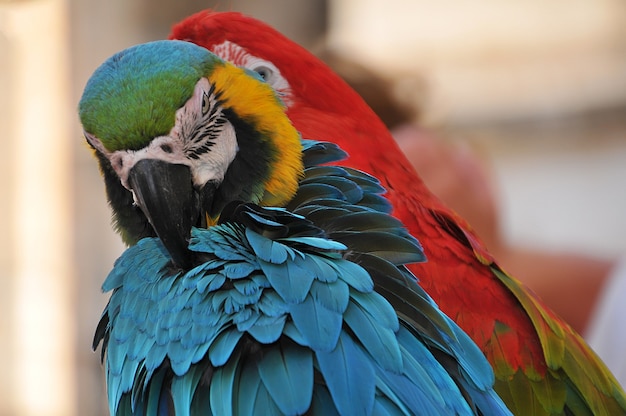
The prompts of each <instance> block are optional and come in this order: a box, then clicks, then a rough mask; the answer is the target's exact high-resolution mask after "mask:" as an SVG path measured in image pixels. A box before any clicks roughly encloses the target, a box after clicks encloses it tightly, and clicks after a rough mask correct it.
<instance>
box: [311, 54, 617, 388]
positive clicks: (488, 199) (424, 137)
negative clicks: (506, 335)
mask: <svg viewBox="0 0 626 416" xmlns="http://www.w3.org/2000/svg"><path fill="white" fill-rule="evenodd" d="M319 56H320V57H321V58H322V59H323V60H325V61H326V62H327V63H328V64H329V65H330V66H331V67H332V68H333V69H334V70H335V71H336V72H337V73H338V74H339V75H340V76H342V77H343V78H344V79H345V80H346V82H348V84H350V85H351V86H352V88H354V89H355V90H356V91H357V92H358V93H359V94H360V95H361V96H362V97H363V99H364V100H365V101H366V102H367V103H368V104H369V105H370V107H372V109H373V110H374V111H375V112H376V113H377V114H378V116H379V117H380V118H381V120H382V121H383V122H384V123H385V125H386V126H387V127H388V128H389V129H390V131H391V132H392V134H393V136H394V138H395V139H396V141H397V143H398V145H399V146H400V148H401V149H402V150H403V151H404V152H405V154H406V156H407V158H408V159H409V161H410V162H411V163H412V165H413V166H414V168H415V170H416V171H417V172H418V173H419V175H420V176H421V178H422V180H423V181H424V183H425V184H426V185H427V186H428V188H429V189H430V190H431V191H432V192H433V193H434V194H435V195H437V196H438V197H439V198H440V199H441V200H442V201H443V202H444V203H445V204H447V205H448V206H449V207H450V208H452V209H454V210H455V211H456V212H457V213H458V214H459V215H461V216H462V217H463V218H465V219H466V220H467V221H468V222H469V224H470V225H471V226H472V227H473V228H474V229H475V230H476V232H477V233H478V235H479V236H480V237H481V239H483V242H484V243H485V244H486V246H487V248H488V249H489V250H490V252H491V253H492V254H493V255H494V257H495V258H496V259H497V261H498V264H499V265H500V266H501V267H502V268H503V269H505V270H506V271H507V272H509V273H510V274H511V275H513V276H515V277H516V278H518V279H519V280H521V281H522V282H524V284H526V285H527V286H528V287H529V288H531V289H532V290H533V291H534V292H535V293H536V294H537V295H538V296H539V297H540V298H541V299H543V301H544V302H546V304H547V305H549V306H550V308H552V309H553V310H554V311H555V312H556V313H558V314H559V315H560V316H561V317H563V319H565V320H566V321H567V322H568V323H569V324H570V325H571V326H572V327H573V328H574V329H575V330H576V331H577V332H579V333H580V334H584V335H585V337H586V338H587V340H588V342H589V344H590V345H591V347H592V348H594V350H595V351H596V352H597V353H598V354H599V355H600V357H601V358H602V359H603V360H604V361H605V362H606V363H607V365H608V366H609V368H610V369H611V370H612V371H613V373H614V374H615V376H616V377H617V379H618V380H619V381H620V383H622V384H623V385H624V384H626V331H617V330H616V328H619V327H620V326H623V325H624V324H623V323H622V322H621V319H622V318H621V317H622V316H626V302H623V301H622V298H623V296H626V261H624V262H620V261H618V260H616V259H607V258H601V257H594V256H590V255H588V254H585V253H579V252H572V251H550V250H547V249H545V248H542V247H538V248H532V247H522V246H518V245H515V244H511V243H510V242H509V241H507V239H506V238H505V236H504V234H503V231H502V227H501V222H500V221H501V219H500V207H499V205H498V199H497V190H496V188H495V185H494V181H493V178H492V173H491V172H490V170H489V166H488V163H486V161H485V160H483V159H482V158H481V157H480V156H479V155H478V153H477V152H476V151H475V150H473V149H472V148H471V147H470V146H469V145H467V144H466V143H451V142H448V141H446V140H445V139H444V138H441V137H438V136H437V135H436V134H434V133H433V132H432V131H429V130H427V129H424V128H422V127H420V126H419V123H418V119H419V108H417V107H411V106H410V105H407V104H404V103H401V102H400V101H399V100H398V99H397V98H396V97H395V96H394V94H393V90H394V88H393V85H394V84H393V82H391V80H389V79H386V78H384V77H383V76H381V75H379V74H377V73H376V72H374V71H372V70H370V69H369V68H367V67H366V66H364V65H361V64H359V63H357V62H355V61H352V60H349V59H346V58H344V57H342V56H341V55H339V54H335V53H332V52H330V51H328V50H326V51H324V52H322V53H320V54H319ZM622 263H623V264H622Z"/></svg>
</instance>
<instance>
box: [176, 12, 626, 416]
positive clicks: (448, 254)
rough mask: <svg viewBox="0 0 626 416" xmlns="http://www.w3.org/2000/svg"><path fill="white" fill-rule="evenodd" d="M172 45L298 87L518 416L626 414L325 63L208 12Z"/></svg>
mask: <svg viewBox="0 0 626 416" xmlns="http://www.w3.org/2000/svg"><path fill="white" fill-rule="evenodd" d="M171 37H172V38H174V39H182V40H188V41H191V42H194V43H196V44H198V45H201V46H203V47H206V48H208V49H210V50H213V51H214V52H216V53H217V54H218V55H223V56H222V57H224V58H225V59H228V60H230V61H233V62H234V63H235V64H238V65H242V66H246V59H249V58H250V56H253V57H256V58H261V59H263V60H266V61H269V62H271V63H273V64H274V65H275V66H276V67H277V68H278V69H279V71H280V73H281V75H282V77H284V79H286V80H287V82H288V83H289V88H288V89H286V90H285V94H286V95H285V101H286V103H287V104H288V115H289V117H290V119H291V120H292V122H293V124H294V126H295V127H296V128H297V129H298V130H299V131H300V132H301V133H302V135H303V137H304V138H310V139H315V140H325V141H330V142H334V143H337V144H339V145H340V146H341V147H342V148H343V149H344V150H345V151H346V152H347V153H348V154H349V159H348V160H347V161H342V162H341V164H342V165H347V166H351V167H354V168H357V169H361V170H363V171H365V172H368V173H370V174H372V175H374V176H375V177H377V178H378V179H379V180H380V181H381V183H382V184H383V186H385V188H387V190H388V194H387V197H388V198H389V200H390V201H391V203H392V205H393V207H394V211H393V214H394V216H396V217H397V218H399V219H400V220H401V221H402V222H403V223H404V224H405V225H406V226H407V228H408V229H409V231H410V232H411V234H413V235H414V236H415V237H417V238H418V239H419V241H420V242H421V243H422V245H423V247H424V252H425V254H426V256H427V258H428V261H427V262H425V263H422V264H415V265H412V266H411V269H412V271H413V272H414V273H415V274H416V276H418V278H419V279H420V284H421V285H422V286H423V287H424V288H425V289H426V291H427V292H428V293H429V294H430V295H431V296H432V297H433V298H434V300H435V301H436V302H437V303H438V304H439V306H440V308H441V309H442V310H443V311H444V312H445V313H446V314H448V315H449V316H450V317H451V318H452V319H454V320H455V321H456V322H457V323H458V324H459V325H460V326H461V328H463V329H464V330H465V331H466V332H467V333H468V334H469V335H470V336H471V337H472V338H473V339H474V341H475V342H476V343H477V344H478V346H479V347H480V348H481V350H482V351H483V352H484V353H485V355H486V356H487V359H488V360H489V361H490V362H491V363H492V365H493V366H494V371H495V373H496V377H497V382H496V390H497V391H498V392H499V394H500V395H501V396H502V397H503V399H504V400H505V402H506V403H507V405H509V407H510V408H511V409H512V410H513V411H514V412H515V413H518V414H562V413H563V412H564V408H570V409H573V410H575V411H576V412H580V414H586V412H588V411H591V412H592V413H591V414H620V413H624V412H626V410H625V409H626V400H625V399H624V393H623V391H622V390H621V388H620V387H619V385H618V384H617V382H616V381H615V380H614V379H613V377H612V376H611V375H610V373H609V371H608V370H607V369H606V368H605V367H604V365H603V364H602V363H601V362H600V361H599V359H598V358H597V357H596V356H595V354H594V353H593V352H592V351H591V350H590V349H589V348H588V347H587V345H586V344H585V343H584V341H582V339H581V338H580V337H579V336H578V335H577V334H575V333H574V331H573V330H572V329H571V328H570V327H569V326H568V325H567V324H566V323H564V322H563V321H562V320H560V319H559V318H558V317H557V316H555V315H554V314H553V313H552V312H551V311H550V310H549V309H548V308H547V307H545V306H544V305H543V304H541V302H540V301H539V300H538V299H537V298H536V296H534V295H533V294H532V293H530V292H529V290H528V289H526V288H524V287H523V286H522V284H521V283H519V282H518V281H517V280H514V279H513V278H511V277H510V276H508V275H506V274H505V273H504V272H502V271H501V270H500V269H499V268H498V266H497V265H496V264H495V262H494V261H493V259H492V257H491V256H490V255H489V253H488V252H487V250H486V249H485V248H484V246H483V244H482V243H481V241H480V239H479V238H478V237H477V236H476V235H475V234H474V232H473V231H472V229H471V228H470V227H469V225H468V224H467V223H466V222H465V221H464V220H463V219H461V218H460V217H459V216H458V215H456V214H455V213H454V212H452V211H451V210H450V209H448V208H447V207H445V206H444V205H443V204H442V203H441V202H440V201H439V200H438V199H437V198H436V197H435V196H434V195H433V194H432V193H431V192H430V191H429V190H428V189H427V188H426V186H425V185H424V183H423V182H422V181H421V179H420V178H419V176H418V175H417V174H416V172H415V171H414V169H413V167H412V166H411V164H410V163H409V161H408V160H407V159H406V158H405V156H404V155H403V153H402V152H401V150H400V149H399V147H398V146H397V145H396V143H395V141H394V140H393V138H392V136H391V134H390V133H389V132H388V130H387V129H386V127H385V126H384V124H383V123H382V122H381V121H380V119H379V118H378V117H377V116H376V115H375V114H374V112H373V111H372V110H371V109H370V108H369V107H368V106H367V104H366V103H365V102H364V101H363V100H362V99H361V98H360V97H359V96H358V95H357V94H356V92H354V91H353V90H352V89H351V88H350V87H349V86H348V85H347V84H346V83H345V82H344V81H343V80H342V79H341V78H339V77H338V76H337V75H336V74H334V73H333V72H332V71H331V70H330V69H329V68H328V67H327V66H326V65H325V64H324V63H323V62H321V61H320V60H319V59H317V58H316V57H314V56H313V55H312V54H310V53H309V52H307V51H306V50H305V49H304V48H302V47H300V46H299V45H297V44H295V43H294V42H292V41H290V40H289V39H287V38H286V37H284V36H282V35H281V34H280V33H278V32H277V31H275V30H274V29H272V28H271V27H269V26H267V25H265V24H263V23H262V22H259V21H257V20H254V19H251V18H249V17H246V16H244V15H241V14H238V13H233V12H229V13H213V12H201V13H198V14H196V15H194V16H191V17H189V18H187V19H186V20H184V21H183V22H181V23H179V24H177V25H176V26H175V27H174V29H173V32H172V35H171ZM225 42H230V43H225ZM233 44H235V45H238V46H234V45H233ZM239 47H240V48H243V50H242V49H240V48H239ZM224 55H225V56H224ZM571 357H574V359H571ZM572 362H576V363H578V364H580V365H583V366H584V371H580V369H579V368H576V369H575V368H572V366H573V365H574V364H572ZM566 392H567V394H566ZM605 411H606V412H609V413H603V412H605Z"/></svg>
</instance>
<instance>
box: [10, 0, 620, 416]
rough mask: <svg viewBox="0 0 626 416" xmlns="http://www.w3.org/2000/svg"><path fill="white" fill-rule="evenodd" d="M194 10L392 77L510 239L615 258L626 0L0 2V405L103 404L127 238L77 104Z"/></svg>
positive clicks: (71, 409)
mask: <svg viewBox="0 0 626 416" xmlns="http://www.w3.org/2000/svg"><path fill="white" fill-rule="evenodd" d="M207 7H214V8H218V9H219V10H239V11H242V12H245V13H247V14H251V15H253V16H256V17H258V18H260V19H262V20H265V21H266V22H268V23H270V24H272V25H274V26H275V27H276V28H278V29H279V30H280V31H282V32H283V33H285V34H286V35H288V36H289V37H291V38H292V39H294V40H296V41H298V42H299V43H301V44H302V45H304V46H305V47H308V48H312V49H315V48H319V47H320V45H323V44H326V45H330V46H331V47H332V48H333V49H334V50H336V51H339V52H340V53H342V54H346V56H350V57H351V58H354V59H356V60H358V61H360V62H362V63H364V64H366V65H368V66H370V67H372V68H374V69H376V70H378V71H381V73H383V74H384V75H385V76H387V77H389V78H392V79H394V80H396V85H395V86H396V88H397V90H398V92H399V95H400V98H401V99H404V100H408V101H411V102H413V103H415V104H417V105H418V106H419V108H420V110H421V119H420V120H421V122H422V123H423V124H424V125H426V126H428V127H430V128H432V129H434V130H436V131H437V132H439V133H441V135H442V136H444V137H446V140H450V141H456V142H463V143H468V144H469V145H471V146H472V147H473V148H478V149H480V152H481V154H482V155H483V156H484V157H485V159H486V160H487V161H488V163H489V164H490V167H491V170H492V171H493V174H494V178H495V181H496V185H497V189H498V199H499V205H500V206H501V207H502V216H503V218H502V221H503V229H504V232H505V234H506V237H507V239H509V240H511V241H514V242H520V243H524V244H531V245H533V246H534V247H535V248H537V247H539V248H541V247H545V248H546V249H551V248H554V247H567V248H571V249H574V250H580V251H581V252H585V253H593V254H594V255H600V256H621V255H623V254H624V253H626V239H625V238H624V237H623V236H624V235H626V220H624V218H623V215H624V213H625V212H626V189H625V183H626V2H624V1H623V0H548V1H546V0H510V1H507V2H502V1H498V0H475V1H472V2H463V1H459V0H440V1H437V2H432V1H426V0H389V1H386V2H384V6H382V3H381V2H380V1H375V0H325V1H323V0H310V1H304V0H303V1H291V0H272V1H253V0H248V1H245V0H229V1H216V2H211V1H197V0H176V1H174V0H151V1H148V0H134V1H126V0H110V1H106V2H104V1H96V0H74V1H72V0H23V1H19V0H14V1H10V0H9V1H6V0H0V131H1V135H2V139H1V151H0V190H1V194H2V203H1V204H0V369H1V370H0V415H64V416H65V415H74V414H76V415H78V414H89V415H97V414H106V404H105V390H104V387H103V372H102V368H101V366H100V361H99V351H98V353H93V352H92V351H91V338H92V335H93V331H94V329H95V327H96V324H97V322H98V319H99V317H100V313H101V311H102V309H103V308H104V305H105V303H106V300H107V295H105V294H102V293H101V291H100V284H101V283H102V281H103V280H104V278H105V276H106V274H107V273H108V271H109V270H110V268H111V266H112V264H113V261H114V260H115V259H116V258H117V256H119V254H120V253H121V252H122V250H123V249H124V247H123V246H122V244H121V243H120V242H119V238H118V237H117V235H115V234H114V233H113V231H112V230H111V227H110V213H109V210H108V206H107V204H106V200H105V196H104V187H103V184H102V182H101V180H100V176H99V172H98V169H97V165H96V163H95V161H94V160H93V159H92V158H91V154H90V152H89V151H88V149H87V146H86V145H85V144H84V140H83V138H82V135H81V129H80V126H79V123H78V119H77V115H76V106H77V102H78V99H79V97H80V94H81V92H82V88H83V87H84V85H85V82H86V80H87V78H88V77H89V75H90V74H91V73H92V72H93V70H94V69H95V68H96V67H97V66H98V65H100V64H101V63H102V62H103V61H104V60H105V59H106V58H107V57H109V56H110V55H112V54H113V53H115V52H117V51H119V50H121V49H123V48H126V47H128V46H131V45H133V44H137V43H141V42H146V41H149V40H155V39H162V38H165V37H166V36H167V34H168V32H169V28H170V26H171V25H172V24H173V23H175V22H177V21H178V20H180V19H181V18H183V17H185V16H187V15H189V14H191V13H193V12H195V11H199V10H201V9H204V8H207Z"/></svg>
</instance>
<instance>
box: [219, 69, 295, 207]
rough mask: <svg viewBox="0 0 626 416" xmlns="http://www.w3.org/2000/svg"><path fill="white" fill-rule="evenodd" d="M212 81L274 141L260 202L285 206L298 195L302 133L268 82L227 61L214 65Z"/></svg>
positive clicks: (244, 116) (242, 114) (228, 102)
mask: <svg viewBox="0 0 626 416" xmlns="http://www.w3.org/2000/svg"><path fill="white" fill-rule="evenodd" d="M210 81H211V82H212V83H213V84H214V85H215V87H216V89H217V90H218V91H221V93H222V95H221V98H222V100H224V102H225V104H226V105H227V106H228V107H230V108H232V109H233V111H235V113H236V114H237V115H238V116H239V117H241V118H242V119H244V120H247V121H251V122H252V123H253V125H254V126H255V128H256V129H258V130H259V131H260V132H261V134H262V136H263V137H265V138H266V139H267V140H268V141H270V142H271V144H272V147H273V148H274V149H275V151H276V163H274V164H273V165H272V166H271V167H270V175H269V177H268V178H267V180H266V181H265V184H264V189H265V193H264V195H263V198H262V199H261V201H260V204H261V205H276V206H281V205H284V204H285V203H286V202H288V201H289V200H290V199H291V198H293V196H294V195H295V193H296V191H297V189H298V182H299V181H300V179H301V178H302V175H303V171H304V167H303V165H302V145H301V143H300V134H299V133H298V131H297V130H296V129H295V128H294V127H293V125H292V124H291V121H289V119H288V118H287V116H286V114H285V106H284V104H283V103H282V102H281V101H280V99H279V98H278V97H277V96H276V93H275V92H274V90H273V89H272V87H271V86H270V85H269V84H266V83H264V82H260V81H259V80H256V79H254V78H252V77H251V76H250V75H249V74H247V73H246V72H245V71H244V70H243V69H241V68H238V67H236V66H234V65H231V64H228V63H225V64H224V65H223V66H215V67H214V70H213V72H212V73H211V75H210ZM240 97H245V99H241V98H240Z"/></svg>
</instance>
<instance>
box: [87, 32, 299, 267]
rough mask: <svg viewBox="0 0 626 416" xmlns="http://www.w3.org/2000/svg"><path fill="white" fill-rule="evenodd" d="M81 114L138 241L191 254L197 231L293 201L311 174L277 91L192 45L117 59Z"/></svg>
mask: <svg viewBox="0 0 626 416" xmlns="http://www.w3.org/2000/svg"><path fill="white" fill-rule="evenodd" d="M79 115H80V119H81V122H82V124H83V128H84V132H85V137H86V139H87V141H88V142H89V144H90V145H91V146H92V147H93V148H94V149H95V154H96V156H97V157H98V160H99V162H100V167H101V170H102V172H103V174H104V177H105V183H106V188H107V195H108V197H109V202H110V204H111V206H112V208H113V211H114V219H115V223H116V225H117V228H118V230H119V231H120V232H121V233H122V236H123V238H124V240H125V241H126V242H127V243H128V244H134V243H135V242H137V241H138V240H139V239H140V238H142V237H145V236H151V235H155V234H156V235H158V236H159V237H160V238H161V239H162V240H164V243H165V245H166V246H167V247H168V248H171V250H172V251H174V250H178V251H182V252H186V245H187V244H186V240H188V236H189V232H190V229H191V227H192V226H210V225H212V224H214V223H215V222H216V221H217V219H218V218H219V215H220V212H221V210H222V209H223V207H224V206H225V205H226V204H228V203H229V202H232V201H243V202H252V203H255V204H260V205H282V204H285V203H286V202H287V201H289V200H290V199H291V198H292V197H293V195H294V194H295V192H296V190H297V188H298V181H299V179H300V177H301V176H302V171H303V167H302V154H301V144H300V136H299V134H298V132H297V131H296V130H295V129H294V127H293V126H292V125H291V122H290V121H289V119H288V118H287V116H286V114H285V107H284V105H283V103H282V102H281V100H280V99H279V98H278V96H277V95H276V93H275V91H274V90H273V89H272V88H271V86H270V85H269V84H267V83H265V82H264V81H263V80H262V79H261V78H260V77H259V76H257V75H255V74H251V73H250V72H249V71H247V70H244V69H241V68H238V67H236V66H234V65H232V64H230V63H227V62H224V61H222V60H221V59H220V58H218V57H217V56H216V55H214V54H212V53H211V52H209V51H208V50H207V49H204V48H202V47H200V46H197V45H194V44H191V43H188V42H182V41H158V42H151V43H147V44H143V45H138V46H134V47H131V48H129V49H127V50H125V51H122V52H120V53H118V54H116V55H114V56H112V57H111V58H109V59H108V60H107V61H106V62H105V63H104V64H102V66H100V67H99V68H98V69H97V70H96V71H95V72H94V74H93V76H92V77H91V79H90V80H89V81H88V83H87V85H86V86H85V90H84V93H83V96H82V99H81V101H80V103H79ZM181 192H182V193H183V194H182V195H181ZM137 206H139V207H140V208H141V210H138V209H137V208H136V207H137ZM155 207H156V208H155ZM164 224H165V229H162V228H161V227H162V226H163V225H164ZM172 234H173V235H175V236H174V237H171V235H172ZM168 238H169V239H171V240H172V241H176V243H175V244H174V245H175V246H176V247H174V245H172V246H171V247H170V246H168V243H167V242H166V240H168ZM178 254H179V255H178V256H177V254H175V253H172V257H173V258H174V260H175V262H177V263H182V262H184V260H182V257H181V255H180V253H178ZM176 257H178V258H176Z"/></svg>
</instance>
